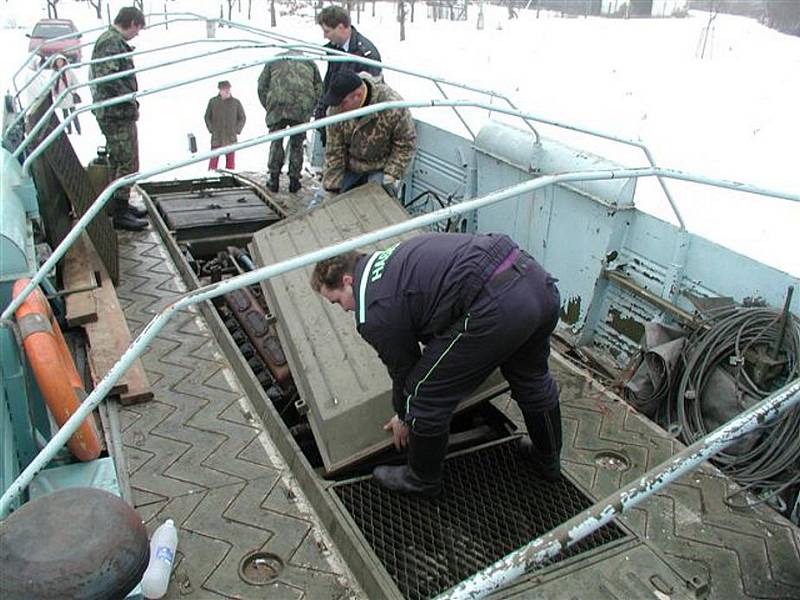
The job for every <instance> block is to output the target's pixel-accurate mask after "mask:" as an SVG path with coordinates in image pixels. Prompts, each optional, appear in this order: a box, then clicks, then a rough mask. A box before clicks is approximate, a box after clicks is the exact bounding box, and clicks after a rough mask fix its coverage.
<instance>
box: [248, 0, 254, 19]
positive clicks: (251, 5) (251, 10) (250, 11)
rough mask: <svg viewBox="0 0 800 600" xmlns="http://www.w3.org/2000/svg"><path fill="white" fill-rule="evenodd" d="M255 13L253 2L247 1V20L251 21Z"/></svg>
mask: <svg viewBox="0 0 800 600" xmlns="http://www.w3.org/2000/svg"><path fill="white" fill-rule="evenodd" d="M252 12H253V0H247V20H248V21H249V20H250V16H251V14H252Z"/></svg>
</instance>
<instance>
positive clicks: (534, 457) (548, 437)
mask: <svg viewBox="0 0 800 600" xmlns="http://www.w3.org/2000/svg"><path fill="white" fill-rule="evenodd" d="M522 414H523V416H524V417H525V426H526V427H527V429H528V437H527V438H523V439H522V440H521V441H520V448H521V449H522V451H523V452H524V453H525V454H527V455H528V458H529V459H530V461H531V463H532V464H533V466H534V469H535V470H536V472H537V474H538V475H539V476H540V477H541V478H542V479H546V480H547V481H558V480H559V479H561V408H560V407H559V405H558V404H556V406H555V407H554V408H551V409H550V410H543V411H536V412H529V413H525V412H523V413H522Z"/></svg>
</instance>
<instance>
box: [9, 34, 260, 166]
mask: <svg viewBox="0 0 800 600" xmlns="http://www.w3.org/2000/svg"><path fill="white" fill-rule="evenodd" d="M264 47H265V46H263V45H249V44H248V45H245V44H242V45H237V46H228V47H225V48H218V49H214V50H209V51H208V52H203V53H200V54H194V55H192V56H191V57H188V58H187V57H180V58H176V59H173V60H167V61H163V62H161V63H158V64H155V65H147V66H144V67H136V68H134V69H128V70H126V71H119V72H118V73H111V74H110V75H104V76H102V77H98V78H96V79H92V80H90V81H86V82H83V83H77V84H75V85H70V86H67V88H66V89H65V90H64V91H62V92H61V93H60V94H59V95H58V96H57V97H56V99H55V100H54V101H53V104H52V105H51V106H49V107H48V108H47V110H46V111H45V112H44V114H43V115H42V116H41V117H40V118H39V120H38V121H37V122H36V124H35V125H34V126H33V127H32V128H31V130H30V132H28V134H27V135H26V136H25V139H24V140H23V141H22V143H21V144H20V145H19V146H17V148H16V149H15V150H14V152H13V153H12V156H13V157H14V158H17V157H19V156H20V155H21V154H22V152H23V151H24V150H25V149H26V148H27V147H28V146H29V145H30V144H31V143H33V140H35V139H36V135H37V134H38V133H39V132H40V131H41V130H42V128H43V127H44V126H45V125H46V124H47V122H48V119H49V118H50V116H51V115H52V114H53V113H55V111H56V109H57V108H58V104H59V103H60V102H61V100H62V99H63V98H65V97H66V95H67V94H68V93H72V91H73V90H76V89H79V88H82V87H87V86H93V85H97V84H99V83H107V82H109V81H114V80H116V79H122V78H123V77H128V76H129V75H133V74H136V73H141V72H144V71H151V70H154V69H160V68H161V67H168V66H172V65H177V64H180V63H184V62H188V61H190V60H195V59H198V58H205V57H207V56H214V55H216V54H224V53H226V52H230V51H232V50H242V49H245V50H251V49H260V48H264ZM261 62H262V61H259V62H256V63H250V64H248V65H247V66H256V65H258V64H261ZM228 70H229V69H227V68H226V69H225V70H224V71H218V72H216V73H215V74H214V75H219V74H221V73H226V72H228ZM237 70H238V69H237ZM214 75H212V76H214ZM203 79H207V77H203ZM193 81H196V80H191V81H189V82H186V81H183V82H178V83H177V84H168V85H165V86H159V87H156V88H153V89H149V90H142V91H137V92H131V93H129V94H124V95H122V96H115V97H114V98H110V99H108V100H103V101H102V102H93V103H91V104H88V105H86V106H83V107H81V108H79V109H77V110H76V111H74V112H77V113H84V112H87V111H90V110H92V109H93V108H104V107H106V106H112V105H115V104H121V103H122V102H127V101H129V100H132V99H135V98H138V97H139V96H147V95H149V94H153V93H157V92H159V91H162V90H166V89H171V88H173V87H176V86H177V85H186V84H187V83H191V82H193ZM65 122H66V120H65ZM47 139H48V138H45V141H47ZM53 139H55V138H53ZM46 147H47V146H45V149H46Z"/></svg>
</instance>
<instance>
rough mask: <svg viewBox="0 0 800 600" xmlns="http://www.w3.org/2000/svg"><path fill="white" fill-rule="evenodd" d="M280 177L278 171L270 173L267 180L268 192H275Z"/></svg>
mask: <svg viewBox="0 0 800 600" xmlns="http://www.w3.org/2000/svg"><path fill="white" fill-rule="evenodd" d="M280 177H281V176H280V175H279V174H278V173H270V175H269V181H268V182H267V189H268V190H269V191H270V192H276V193H277V191H278V185H279V180H280Z"/></svg>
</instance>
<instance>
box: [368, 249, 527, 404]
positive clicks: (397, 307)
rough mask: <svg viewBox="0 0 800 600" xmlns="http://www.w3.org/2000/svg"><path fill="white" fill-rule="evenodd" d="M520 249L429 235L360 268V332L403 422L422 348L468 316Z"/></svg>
mask: <svg viewBox="0 0 800 600" xmlns="http://www.w3.org/2000/svg"><path fill="white" fill-rule="evenodd" d="M515 248H517V245H516V244H515V243H514V242H513V241H512V240H511V239H510V238H509V237H508V236H505V235H498V234H494V235H491V234H490V235H468V234H462V233H430V234H424V235H419V236H417V237H415V238H412V239H410V240H407V241H404V242H401V243H399V244H395V245H394V246H392V247H390V248H387V249H386V250H383V251H381V252H376V253H374V254H371V255H367V256H364V257H362V258H361V259H360V260H359V261H358V262H357V263H356V268H355V273H354V274H353V275H354V280H353V291H354V293H355V300H356V307H355V317H356V328H357V329H358V333H359V334H360V335H361V337H363V338H364V339H365V340H366V341H367V342H368V343H369V344H370V345H371V346H372V347H373V348H375V350H377V352H378V355H379V356H380V358H381V360H382V361H383V364H385V365H386V368H387V369H388V371H389V376H390V377H391V378H392V384H393V385H392V403H393V405H394V408H395V410H396V411H397V414H398V415H400V416H401V417H402V416H403V413H404V408H403V406H404V403H403V398H404V394H403V386H404V384H405V380H406V377H407V376H408V374H409V372H410V371H411V369H412V368H413V367H414V365H415V364H416V362H417V360H419V357H420V348H419V344H420V343H422V344H427V343H428V341H429V340H430V339H431V338H432V337H433V336H434V335H436V334H437V333H441V332H444V331H445V330H447V328H448V327H450V326H451V325H452V324H453V323H454V322H455V321H456V320H457V319H458V318H459V317H461V316H463V315H464V314H465V312H466V311H467V309H468V308H469V306H470V305H471V304H472V302H473V300H475V298H476V297H477V296H478V294H479V293H480V291H481V289H483V286H484V284H486V282H487V281H489V278H490V277H491V275H492V272H493V271H494V270H495V268H496V267H497V266H499V265H500V263H502V262H503V260H504V259H505V258H506V257H507V256H508V255H509V254H510V253H511V251H512V250H513V249H515ZM365 275H366V276H365Z"/></svg>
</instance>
